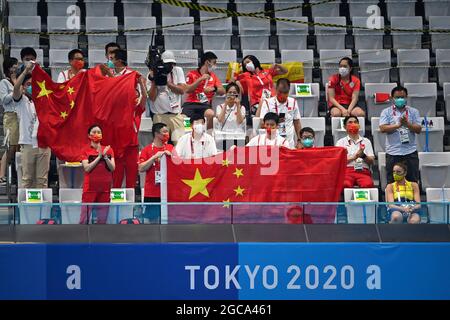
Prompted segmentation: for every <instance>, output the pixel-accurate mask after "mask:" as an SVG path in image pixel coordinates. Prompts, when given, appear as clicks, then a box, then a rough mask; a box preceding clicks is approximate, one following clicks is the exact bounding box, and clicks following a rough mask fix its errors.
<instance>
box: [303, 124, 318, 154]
mask: <svg viewBox="0 0 450 320" xmlns="http://www.w3.org/2000/svg"><path fill="white" fill-rule="evenodd" d="M315 137H316V133H315V132H314V130H313V128H310V127H304V128H302V129H301V130H300V149H310V148H314V139H315Z"/></svg>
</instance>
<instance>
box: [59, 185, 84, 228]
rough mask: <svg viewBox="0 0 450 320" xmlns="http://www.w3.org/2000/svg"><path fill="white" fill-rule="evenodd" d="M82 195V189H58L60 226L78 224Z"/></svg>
mask: <svg viewBox="0 0 450 320" xmlns="http://www.w3.org/2000/svg"><path fill="white" fill-rule="evenodd" d="M82 195H83V189H72V188H70V189H69V188H59V203H60V208H61V224H79V223H80V215H81V207H82V206H81V197H82ZM78 204H80V205H78Z"/></svg>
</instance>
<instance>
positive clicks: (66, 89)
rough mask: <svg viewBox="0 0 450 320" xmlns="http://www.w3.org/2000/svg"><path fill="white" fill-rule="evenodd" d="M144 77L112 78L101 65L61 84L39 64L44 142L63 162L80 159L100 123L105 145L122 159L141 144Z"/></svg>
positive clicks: (36, 90)
mask: <svg viewBox="0 0 450 320" xmlns="http://www.w3.org/2000/svg"><path fill="white" fill-rule="evenodd" d="M137 77H138V74H137V73H136V72H131V73H129V74H126V75H123V76H120V77H115V78H109V77H106V76H103V75H102V74H101V72H100V70H99V67H96V68H94V69H90V70H88V71H86V72H80V73H79V74H77V75H76V76H75V77H73V78H72V79H70V80H69V81H67V82H64V83H55V82H53V81H52V79H51V78H50V76H49V75H48V74H47V73H46V72H45V71H44V70H42V69H41V67H40V66H39V65H36V67H35V68H34V70H33V73H32V86H33V90H32V91H33V101H34V103H35V106H36V112H37V115H38V118H39V129H38V144H39V146H40V147H50V148H51V149H52V151H53V153H54V154H55V155H56V156H57V157H58V158H59V159H61V160H65V161H79V160H80V155H81V153H82V150H83V148H85V147H86V146H87V145H88V144H89V140H88V137H87V136H88V132H87V130H88V128H89V127H90V126H91V125H93V124H98V125H100V126H101V127H102V130H103V141H102V144H104V145H111V147H112V148H113V150H114V153H115V154H117V155H119V156H120V155H121V154H122V153H123V150H124V149H125V148H126V147H127V146H129V145H136V144H137V130H138V129H139V123H138V122H136V120H135V117H136V115H137V114H138V115H139V116H140V114H141V113H142V111H141V109H138V108H137V107H136V83H137Z"/></svg>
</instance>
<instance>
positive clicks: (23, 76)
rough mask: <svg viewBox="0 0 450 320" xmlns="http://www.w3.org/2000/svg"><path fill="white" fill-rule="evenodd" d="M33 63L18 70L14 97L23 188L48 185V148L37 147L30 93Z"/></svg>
mask: <svg viewBox="0 0 450 320" xmlns="http://www.w3.org/2000/svg"><path fill="white" fill-rule="evenodd" d="M34 64H35V62H34V61H32V60H30V61H28V62H26V63H25V65H24V66H23V67H22V68H19V69H18V70H17V74H18V75H17V79H16V83H15V84H14V89H13V100H14V102H15V107H16V112H17V116H18V118H19V144H20V146H21V148H20V152H21V159H22V185H23V188H47V183H48V171H49V168H50V148H39V147H38V140H37V132H38V127H39V120H38V118H37V115H36V109H35V107H34V103H33V100H32V95H31V94H32V88H31V72H32V70H33V68H34Z"/></svg>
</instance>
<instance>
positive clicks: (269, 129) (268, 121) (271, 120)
mask: <svg viewBox="0 0 450 320" xmlns="http://www.w3.org/2000/svg"><path fill="white" fill-rule="evenodd" d="M279 123H280V118H279V117H278V114H276V113H274V112H268V113H266V115H265V116H264V120H263V127H264V129H265V131H266V132H265V133H261V134H259V135H257V136H256V137H253V138H252V139H251V140H250V141H249V142H248V143H247V146H248V147H253V146H278V147H281V146H283V147H286V148H289V147H290V146H289V142H288V141H287V140H286V138H283V137H281V136H280V135H279V134H278V125H279Z"/></svg>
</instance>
